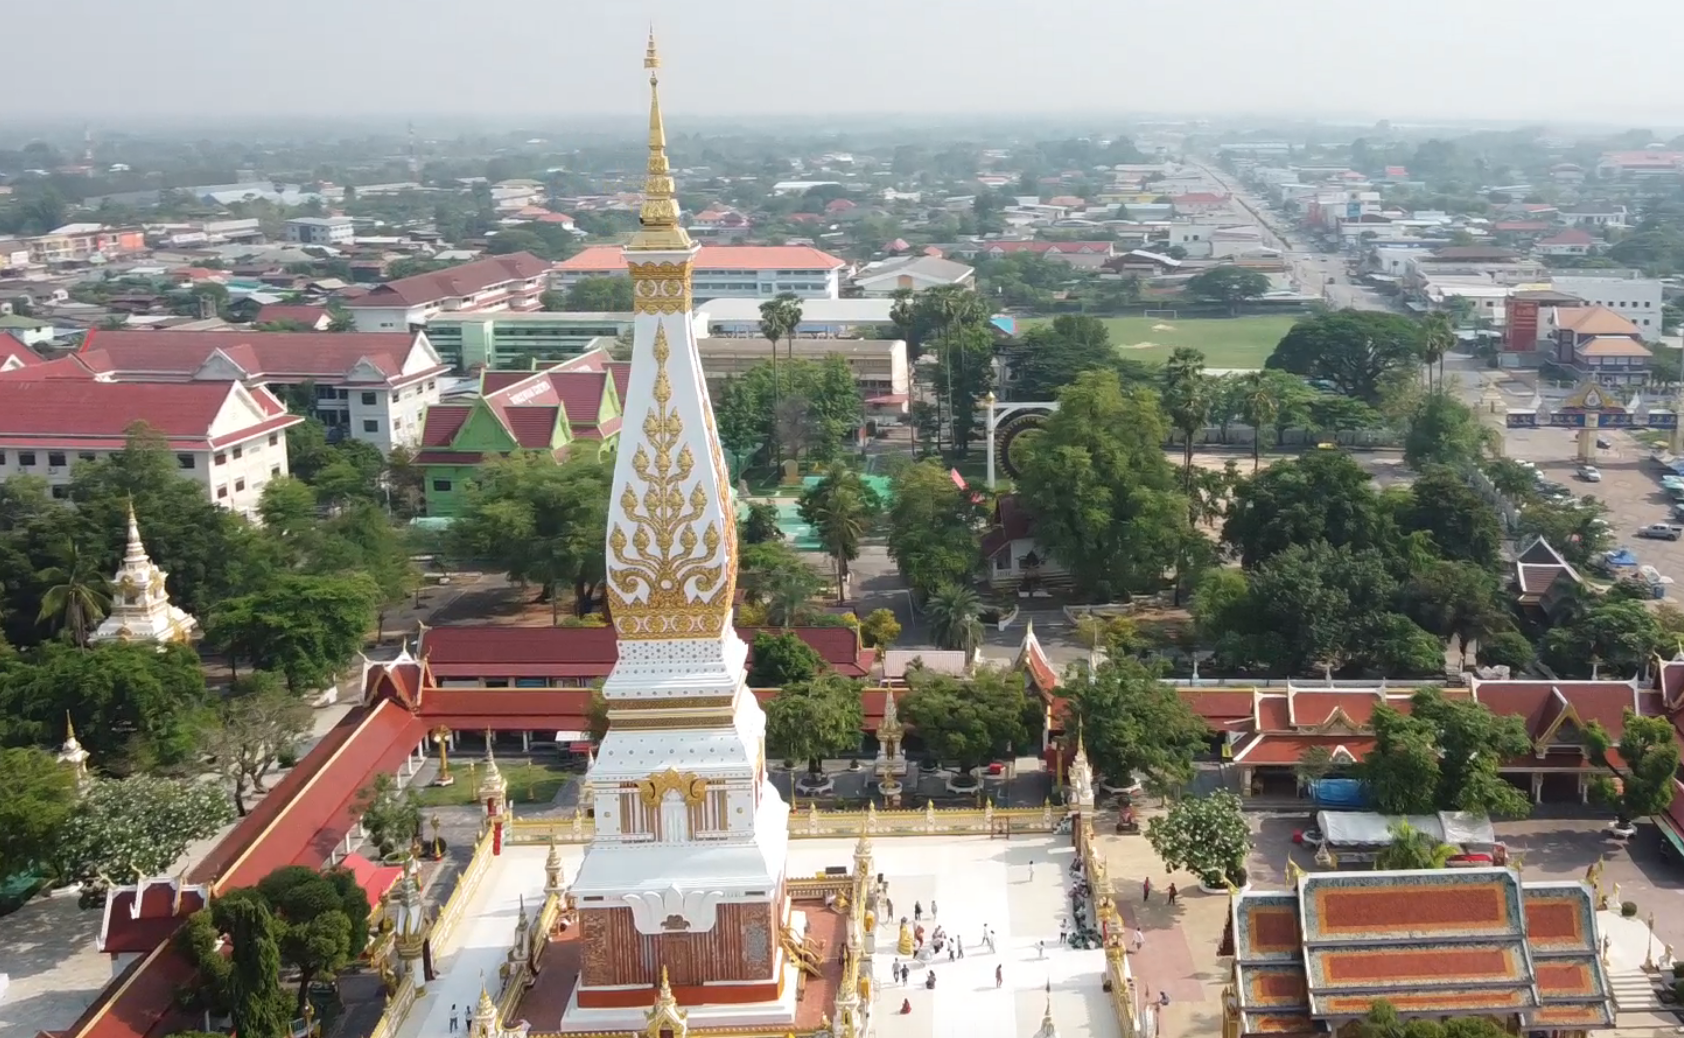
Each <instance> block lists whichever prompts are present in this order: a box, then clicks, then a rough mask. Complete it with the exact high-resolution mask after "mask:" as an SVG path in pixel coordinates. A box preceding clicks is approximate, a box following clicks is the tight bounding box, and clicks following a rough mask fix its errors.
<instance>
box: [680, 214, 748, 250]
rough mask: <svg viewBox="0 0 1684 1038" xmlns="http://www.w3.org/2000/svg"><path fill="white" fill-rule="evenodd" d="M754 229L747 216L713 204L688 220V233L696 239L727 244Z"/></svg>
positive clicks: (741, 237) (736, 240) (740, 238)
mask: <svg viewBox="0 0 1684 1038" xmlns="http://www.w3.org/2000/svg"><path fill="white" fill-rule="evenodd" d="M753 229H754V224H753V222H752V221H751V220H749V218H748V217H746V216H744V215H743V214H742V213H739V212H737V211H736V210H735V209H729V208H726V207H723V206H715V207H713V208H710V209H704V210H703V211H701V212H699V213H697V214H696V215H695V217H694V218H693V219H691V221H690V228H689V230H690V234H691V236H692V237H694V238H696V240H698V241H710V242H717V243H720V244H729V243H732V242H738V241H741V240H742V239H743V238H745V237H747V236H748V233H749V232H750V231H751V230H753Z"/></svg>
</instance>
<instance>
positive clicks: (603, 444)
mask: <svg viewBox="0 0 1684 1038" xmlns="http://www.w3.org/2000/svg"><path fill="white" fill-rule="evenodd" d="M629 370H630V365H627V364H614V363H609V362H606V361H605V359H604V356H603V355H602V354H601V353H594V354H591V355H589V356H586V357H581V358H578V359H577V360H575V361H573V362H571V363H568V364H559V365H556V366H555V367H552V368H549V369H547V370H544V371H537V372H525V371H486V372H484V373H483V374H482V375H481V376H480V395H479V396H478V397H476V398H474V399H473V400H471V401H468V402H464V403H442V404H434V405H433V406H432V407H430V408H428V409H427V419H426V424H425V425H424V426H423V428H422V433H421V449H420V451H419V452H418V453H417V454H416V456H415V463H416V464H417V465H419V466H420V467H421V471H422V490H423V492H424V493H425V496H426V503H427V515H428V516H430V517H435V518H437V517H442V518H453V517H454V516H456V515H457V514H458V512H459V510H460V509H461V506H462V497H463V494H464V492H465V491H466V490H467V489H468V487H469V485H470V484H471V483H472V482H473V479H474V476H475V473H476V471H477V470H478V468H479V466H480V465H482V464H483V463H484V462H485V461H486V460H487V459H488V458H497V457H502V456H504V455H507V454H510V453H512V452H514V451H517V450H539V451H548V452H550V453H551V454H552V455H553V456H555V457H557V458H560V457H562V456H563V455H565V454H566V453H567V452H568V451H570V450H586V449H589V450H612V449H613V446H614V443H615V441H616V440H617V439H618V437H619V435H620V399H621V396H620V395H621V393H623V392H624V390H625V382H626V378H627V375H628V373H629Z"/></svg>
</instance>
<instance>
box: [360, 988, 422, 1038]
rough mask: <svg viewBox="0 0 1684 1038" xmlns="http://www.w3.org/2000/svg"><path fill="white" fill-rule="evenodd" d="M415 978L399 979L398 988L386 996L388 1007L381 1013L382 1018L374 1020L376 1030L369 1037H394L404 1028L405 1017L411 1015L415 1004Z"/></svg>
mask: <svg viewBox="0 0 1684 1038" xmlns="http://www.w3.org/2000/svg"><path fill="white" fill-rule="evenodd" d="M416 994H417V992H416V990H415V980H414V978H413V977H408V976H406V977H404V978H403V979H402V980H400V981H398V986H397V990H395V991H393V992H392V993H391V994H390V995H389V996H387V998H386V1009H385V1011H384V1012H382V1013H381V1014H380V1019H378V1020H376V1021H375V1022H374V1030H372V1031H370V1032H369V1033H368V1038H394V1036H395V1035H396V1034H397V1033H398V1031H399V1030H401V1029H402V1028H403V1021H404V1018H405V1017H407V1016H408V1015H409V1009H410V1007H411V1006H413V1005H414V1004H415V996H416Z"/></svg>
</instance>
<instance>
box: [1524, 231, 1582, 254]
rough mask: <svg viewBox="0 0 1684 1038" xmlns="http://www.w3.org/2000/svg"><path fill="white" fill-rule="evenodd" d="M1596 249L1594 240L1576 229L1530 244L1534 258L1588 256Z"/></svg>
mask: <svg viewBox="0 0 1684 1038" xmlns="http://www.w3.org/2000/svg"><path fill="white" fill-rule="evenodd" d="M1594 248H1596V239H1595V238H1593V237H1591V236H1590V234H1589V233H1587V232H1585V231H1582V230H1580V229H1579V228H1577V227H1569V228H1567V229H1566V230H1564V231H1560V232H1557V233H1556V234H1552V235H1550V236H1549V237H1547V238H1540V239H1538V240H1537V241H1536V242H1534V243H1533V244H1532V254H1533V255H1534V256H1589V255H1590V254H1591V250H1592V249H1594Z"/></svg>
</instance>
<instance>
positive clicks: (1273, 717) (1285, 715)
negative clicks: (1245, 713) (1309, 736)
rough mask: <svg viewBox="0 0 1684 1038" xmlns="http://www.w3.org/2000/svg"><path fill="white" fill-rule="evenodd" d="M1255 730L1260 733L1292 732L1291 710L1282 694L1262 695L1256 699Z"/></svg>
mask: <svg viewBox="0 0 1684 1038" xmlns="http://www.w3.org/2000/svg"><path fill="white" fill-rule="evenodd" d="M1257 730H1258V731H1260V732H1290V731H1292V708H1291V707H1290V706H1289V705H1288V704H1287V701H1286V696H1285V695H1282V694H1263V695H1259V696H1258V697H1257Z"/></svg>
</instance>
